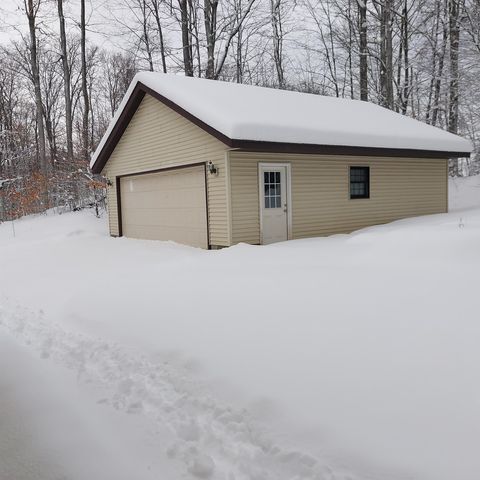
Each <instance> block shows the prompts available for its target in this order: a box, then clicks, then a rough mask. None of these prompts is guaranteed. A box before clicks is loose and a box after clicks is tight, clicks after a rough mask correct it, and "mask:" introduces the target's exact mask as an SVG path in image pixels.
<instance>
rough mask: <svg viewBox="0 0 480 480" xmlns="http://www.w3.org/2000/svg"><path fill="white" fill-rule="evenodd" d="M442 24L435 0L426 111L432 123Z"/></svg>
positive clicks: (427, 117)
mask: <svg viewBox="0 0 480 480" xmlns="http://www.w3.org/2000/svg"><path fill="white" fill-rule="evenodd" d="M439 25H440V1H439V0H436V1H435V24H434V27H433V34H432V37H433V38H432V77H431V79H430V86H429V89H428V103H427V108H426V113H425V121H426V122H427V123H429V124H430V123H431V112H432V101H433V92H434V87H435V76H436V74H437V63H438V62H437V60H438V30H439Z"/></svg>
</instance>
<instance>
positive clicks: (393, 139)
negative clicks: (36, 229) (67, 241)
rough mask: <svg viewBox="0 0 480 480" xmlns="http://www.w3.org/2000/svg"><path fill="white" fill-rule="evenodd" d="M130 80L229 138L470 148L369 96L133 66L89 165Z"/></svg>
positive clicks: (462, 150) (454, 150) (101, 146)
mask: <svg viewBox="0 0 480 480" xmlns="http://www.w3.org/2000/svg"><path fill="white" fill-rule="evenodd" d="M138 85H140V86H143V85H145V86H146V87H147V88H148V89H151V90H152V91H153V92H155V93H157V94H158V95H160V96H162V97H163V98H166V99H167V100H168V101H169V102H171V103H173V104H175V106H177V107H180V109H181V110H184V111H186V112H188V114H190V116H191V117H192V116H193V117H195V118H196V119H198V120H199V121H200V122H201V123H203V124H206V125H208V126H209V127H210V128H211V129H213V130H215V131H217V132H219V133H220V134H221V135H222V136H224V137H227V138H228V139H230V140H242V141H253V142H255V141H256V142H269V143H272V142H274V143H282V144H287V143H288V144H299V145H300V144H303V145H323V146H344V147H345V146H347V147H363V148H365V147H368V148H380V149H382V148H383V149H405V150H428V151H433V152H452V153H457V154H465V155H468V154H469V153H470V152H471V151H472V144H471V143H470V142H469V141H468V140H466V139H464V138H462V137H460V136H458V135H453V134H451V133H448V132H446V131H444V130H441V129H440V128H436V127H432V126H430V125H427V124H425V123H422V122H420V121H417V120H414V119H412V118H409V117H406V116H404V115H400V114H398V113H395V112H393V111H391V110H388V109H386V108H383V107H380V106H378V105H375V104H373V103H368V102H362V101H359V100H350V99H342V98H335V97H327V96H323V95H314V94H308V93H299V92H292V91H286V90H277V89H273V88H265V87H257V86H252V85H241V84H238V83H230V82H222V81H214V80H206V79H199V78H192V77H185V76H180V75H170V74H163V73H156V72H141V73H138V74H137V75H136V76H135V78H134V79H133V81H132V83H131V84H130V87H129V88H128V90H127V93H126V95H125V97H124V99H123V101H122V103H121V105H120V107H119V109H118V111H117V113H116V115H115V116H114V118H113V119H112V122H111V123H110V125H109V127H108V129H107V131H106V133H105V135H104V137H103V138H102V140H101V142H100V144H99V146H98V148H97V150H96V151H95V153H94V154H93V157H92V162H91V166H92V167H93V165H94V164H95V162H96V161H97V159H98V158H99V156H100V153H101V152H102V150H104V147H105V145H106V144H107V142H108V141H109V138H110V136H111V134H112V132H113V130H114V127H115V125H116V124H117V122H118V120H119V118H120V117H121V115H122V112H123V110H124V109H125V107H126V105H127V103H128V100H129V99H130V97H131V95H132V93H133V92H134V91H135V89H136V87H137V86H138ZM452 156H453V155H452Z"/></svg>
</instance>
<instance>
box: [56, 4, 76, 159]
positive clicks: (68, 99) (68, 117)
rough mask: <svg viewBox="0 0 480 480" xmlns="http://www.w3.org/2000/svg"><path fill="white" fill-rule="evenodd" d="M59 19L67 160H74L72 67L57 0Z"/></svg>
mask: <svg viewBox="0 0 480 480" xmlns="http://www.w3.org/2000/svg"><path fill="white" fill-rule="evenodd" d="M57 7H58V19H59V22H60V48H61V50H62V67H63V86H64V92H65V130H66V134H67V160H68V161H69V162H71V161H72V160H73V138H72V137H73V133H72V132H73V127H72V96H71V93H70V87H71V80H70V67H69V64H68V52H67V37H66V33H65V16H64V14H63V0H57Z"/></svg>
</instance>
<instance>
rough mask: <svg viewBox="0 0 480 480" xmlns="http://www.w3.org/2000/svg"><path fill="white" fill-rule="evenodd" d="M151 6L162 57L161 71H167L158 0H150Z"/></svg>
mask: <svg viewBox="0 0 480 480" xmlns="http://www.w3.org/2000/svg"><path fill="white" fill-rule="evenodd" d="M152 7H153V16H154V17H155V22H156V23H157V30H158V40H159V43H160V57H161V59H162V70H163V73H167V60H166V55H165V42H164V39H163V29H162V23H161V20H160V12H159V9H158V0H152Z"/></svg>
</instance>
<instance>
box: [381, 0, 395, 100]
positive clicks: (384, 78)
mask: <svg viewBox="0 0 480 480" xmlns="http://www.w3.org/2000/svg"><path fill="white" fill-rule="evenodd" d="M380 42H381V44H380V93H381V96H382V99H381V102H382V105H383V106H384V107H387V108H390V109H391V108H393V52H392V0H383V2H382V4H381V17H380Z"/></svg>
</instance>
